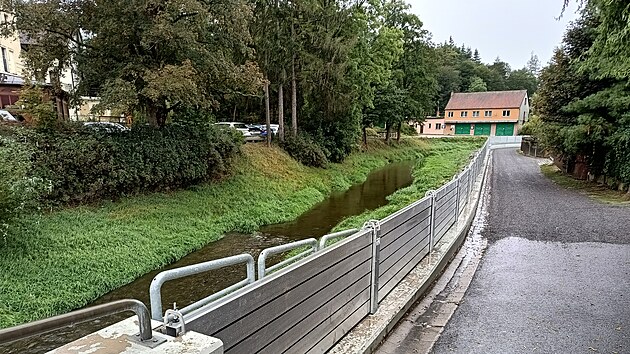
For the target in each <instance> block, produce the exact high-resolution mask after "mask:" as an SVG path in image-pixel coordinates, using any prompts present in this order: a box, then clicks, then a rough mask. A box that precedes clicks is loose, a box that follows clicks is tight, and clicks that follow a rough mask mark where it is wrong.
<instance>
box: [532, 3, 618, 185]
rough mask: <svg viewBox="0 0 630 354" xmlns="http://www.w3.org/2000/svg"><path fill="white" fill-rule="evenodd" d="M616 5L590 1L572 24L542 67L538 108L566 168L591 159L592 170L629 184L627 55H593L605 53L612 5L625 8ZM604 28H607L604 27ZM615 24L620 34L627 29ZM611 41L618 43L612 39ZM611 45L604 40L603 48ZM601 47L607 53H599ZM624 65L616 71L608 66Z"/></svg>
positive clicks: (544, 131)
mask: <svg viewBox="0 0 630 354" xmlns="http://www.w3.org/2000/svg"><path fill="white" fill-rule="evenodd" d="M616 6H617V4H613V3H610V2H609V3H603V2H600V1H596V0H594V1H590V2H588V3H587V6H586V7H585V8H584V10H583V12H582V16H581V18H580V19H579V20H578V21H576V22H575V23H573V24H572V25H571V26H570V27H569V29H568V30H567V32H566V34H565V36H564V38H563V46H562V47H561V48H559V49H557V50H556V53H555V54H554V57H553V59H552V61H551V63H550V65H549V66H548V67H546V68H544V69H543V70H542V73H541V75H540V79H541V85H540V89H539V93H538V95H537V98H536V100H535V102H534V103H535V107H536V109H537V111H538V112H539V113H540V115H541V120H542V121H543V123H544V124H543V125H541V127H539V128H538V129H536V131H537V136H538V137H539V138H540V139H541V140H542V141H543V142H545V143H546V144H547V146H549V147H552V148H553V149H554V150H555V151H556V153H558V154H560V155H561V156H563V157H564V160H565V161H566V162H567V169H568V170H570V169H571V164H572V161H573V160H574V159H575V158H576V157H577V156H581V157H584V158H586V161H587V162H588V165H589V170H590V173H591V174H592V175H594V176H601V175H604V176H609V177H613V178H614V179H616V180H618V181H621V182H625V183H630V167H629V166H630V150H629V149H628V147H629V142H630V114H628V112H629V111H630V89H629V88H628V80H629V78H628V77H627V76H623V75H619V74H620V73H621V72H620V71H617V70H618V69H621V70H623V62H624V61H625V60H626V58H603V59H602V58H600V59H601V60H602V61H601V62H598V63H595V62H594V61H593V58H597V57H599V55H601V54H602V53H603V51H604V49H603V47H601V45H602V42H601V39H602V37H601V36H602V32H601V30H602V28H607V29H610V27H608V26H606V25H603V23H604V22H605V20H604V18H606V17H607V16H613V17H615V16H614V15H611V14H610V13H609V11H610V10H611V9H615V8H616V10H615V11H621V12H623V11H622V9H620V8H618V7H616ZM602 26H603V27H602ZM624 26H626V27H630V25H628V24H625V25H614V27H615V28H617V30H618V31H620V32H617V33H614V32H615V31H614V30H612V29H611V31H612V32H613V33H609V34H608V35H621V33H623V32H624V29H623V28H622V27H624ZM611 41H612V42H615V41H616V38H615V39H611ZM617 45H618V48H616V51H615V52H614V53H613V52H609V53H607V55H610V56H616V55H619V56H623V55H624V53H625V50H626V49H627V48H628V44H627V43H619V42H618V43H617ZM605 46H606V44H604V47H605ZM600 50H602V52H600ZM611 62H615V63H617V64H618V65H620V66H619V67H618V68H616V69H613V68H610V67H608V66H607V65H608V64H609V63H611Z"/></svg>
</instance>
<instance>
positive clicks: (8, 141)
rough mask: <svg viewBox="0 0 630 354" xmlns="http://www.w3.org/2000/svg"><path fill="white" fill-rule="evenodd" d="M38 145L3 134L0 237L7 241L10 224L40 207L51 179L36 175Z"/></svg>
mask: <svg viewBox="0 0 630 354" xmlns="http://www.w3.org/2000/svg"><path fill="white" fill-rule="evenodd" d="M33 154H34V147H32V146H29V145H27V144H23V143H21V142H19V141H17V140H16V139H15V138H12V137H7V136H2V135H0V237H1V238H2V242H1V243H0V244H4V243H5V240H6V237H7V235H8V232H9V227H10V225H11V223H12V222H13V221H14V219H15V218H17V217H18V216H20V215H21V214H22V213H24V212H25V211H32V210H36V209H37V207H38V204H37V202H38V200H39V197H40V195H41V194H43V193H45V192H46V191H47V190H49V189H50V187H51V186H50V183H49V182H48V181H45V180H44V179H42V178H39V177H33V176H32V175H31V173H32V168H33V166H32V163H31V158H32V156H33Z"/></svg>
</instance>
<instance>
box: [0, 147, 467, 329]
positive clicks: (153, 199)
mask: <svg viewBox="0 0 630 354" xmlns="http://www.w3.org/2000/svg"><path fill="white" fill-rule="evenodd" d="M460 141H461V140H460ZM461 142H462V144H465V145H466V146H467V148H468V149H472V148H473V146H472V145H470V144H469V143H468V141H461ZM457 146H458V144H457V143H456V141H455V140H452V141H451V142H440V141H437V140H435V141H434V140H431V141H429V142H427V141H424V140H419V139H405V140H402V141H401V143H400V144H395V146H394V147H386V146H385V145H384V144H382V143H377V142H373V143H371V145H370V147H369V148H368V149H367V150H366V151H364V152H361V153H356V154H353V155H351V156H349V157H348V158H347V159H346V161H344V163H342V164H331V165H330V166H329V167H328V168H327V169H316V168H309V167H305V166H303V165H301V164H299V163H297V162H296V161H294V160H293V159H291V158H290V157H289V156H288V155H287V154H285V153H284V152H283V151H282V150H280V149H278V148H270V149H268V148H266V147H264V146H263V145H262V144H251V145H246V146H244V147H243V153H242V156H240V157H239V158H238V160H237V161H236V163H235V166H234V173H233V174H232V176H231V177H229V178H227V179H225V180H223V181H222V182H219V183H211V184H206V185H199V186H196V187H194V188H190V189H187V190H181V191H176V192H172V193H155V194H149V195H144V196H136V197H133V198H125V199H122V200H120V201H117V202H115V203H114V202H104V203H102V204H101V205H97V206H82V207H77V208H69V209H64V210H59V211H54V212H50V213H47V214H44V215H33V216H30V217H27V218H24V219H22V220H20V221H19V223H18V224H17V225H15V227H14V229H13V230H12V233H11V234H10V235H9V236H8V237H7V239H6V240H0V328H3V327H8V326H12V325H17V324H19V323H23V322H27V321H32V320H35V319H39V318H43V317H47V316H52V315H55V314H59V313H64V312H67V311H69V310H72V309H75V308H79V307H82V306H85V305H86V304H88V303H90V302H91V301H93V300H94V299H96V298H98V297H99V296H101V295H103V294H105V293H107V292H109V291H111V290H113V289H115V288H117V287H120V286H122V285H124V284H127V283H129V282H131V281H133V280H134V279H135V278H137V277H138V276H141V275H143V274H145V273H147V272H149V271H151V270H154V269H157V268H160V267H162V266H165V265H167V264H169V263H172V262H174V261H176V260H178V259H180V258H182V257H183V256H185V255H186V254H188V253H190V252H193V251H195V250H197V249H199V248H201V247H203V246H205V245H206V244H208V243H210V242H212V241H215V240H217V239H219V238H220V237H221V236H222V235H223V234H224V233H226V232H229V231H241V232H251V231H254V230H256V229H258V227H259V226H261V225H266V224H272V223H278V222H284V221H289V220H293V219H295V218H296V217H297V216H299V215H300V214H302V213H303V212H305V211H307V210H308V209H309V208H311V207H312V206H313V205H314V204H316V203H317V202H319V201H322V200H323V199H324V198H326V196H328V195H329V194H330V193H331V192H332V191H335V190H343V189H347V188H348V187H350V186H351V185H352V184H355V183H358V182H362V181H363V180H365V177H366V176H367V174H368V173H369V172H370V171H371V170H374V169H376V168H379V167H382V166H384V165H386V164H387V163H389V162H393V161H402V160H422V159H423V158H424V156H426V155H428V157H427V159H434V157H433V156H434V155H432V154H433V153H434V152H437V151H442V150H444V153H447V152H448V151H447V150H450V149H456V148H457ZM430 152H431V153H430ZM445 175H451V172H448V173H446V174H445Z"/></svg>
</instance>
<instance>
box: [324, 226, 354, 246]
mask: <svg viewBox="0 0 630 354" xmlns="http://www.w3.org/2000/svg"><path fill="white" fill-rule="evenodd" d="M357 232H359V229H348V230H343V231H338V232H333V233H332V234H328V235H324V236H322V238H320V239H319V249H320V250H322V249H324V248H326V242H328V241H329V240H333V239H336V238H344V237H348V236H350V235H354V234H356V233H357Z"/></svg>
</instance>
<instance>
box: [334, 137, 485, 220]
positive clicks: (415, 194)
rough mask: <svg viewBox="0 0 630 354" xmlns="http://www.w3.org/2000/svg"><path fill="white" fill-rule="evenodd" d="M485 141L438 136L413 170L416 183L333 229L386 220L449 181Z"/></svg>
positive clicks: (482, 139) (481, 139)
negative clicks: (382, 203) (385, 203)
mask: <svg viewBox="0 0 630 354" xmlns="http://www.w3.org/2000/svg"><path fill="white" fill-rule="evenodd" d="M484 142H485V139H484V138H478V139H467V140H460V141H454V140H452V139H439V140H436V141H433V142H432V144H431V150H430V154H429V155H428V156H427V157H426V158H424V159H422V160H417V161H416V165H415V167H414V169H413V183H412V184H411V185H410V186H409V187H406V188H402V189H400V190H398V191H396V192H395V193H393V194H392V195H390V196H389V197H387V199H388V201H389V203H388V204H387V205H385V206H382V207H380V208H378V209H375V210H369V211H366V212H364V213H363V214H360V215H355V216H352V217H349V218H347V219H345V220H343V221H342V222H341V223H339V225H337V226H336V227H335V228H334V229H333V230H334V231H340V230H344V229H349V228H354V227H360V226H362V225H363V223H364V222H366V221H368V220H372V219H377V220H380V219H383V218H385V217H386V216H388V215H390V214H392V213H395V212H396V211H398V210H400V209H402V208H404V207H405V206H407V205H409V204H411V203H413V202H415V201H417V200H418V199H421V198H423V197H424V194H425V192H426V191H428V190H430V189H437V188H438V187H440V186H442V185H443V184H445V183H446V182H448V181H450V180H451V179H452V178H453V176H454V175H456V174H457V173H458V172H459V171H461V169H462V168H463V167H464V166H466V164H467V163H468V162H469V161H470V156H471V153H472V152H473V151H475V150H477V149H479V148H480V147H481V146H482V145H483V143H484Z"/></svg>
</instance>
